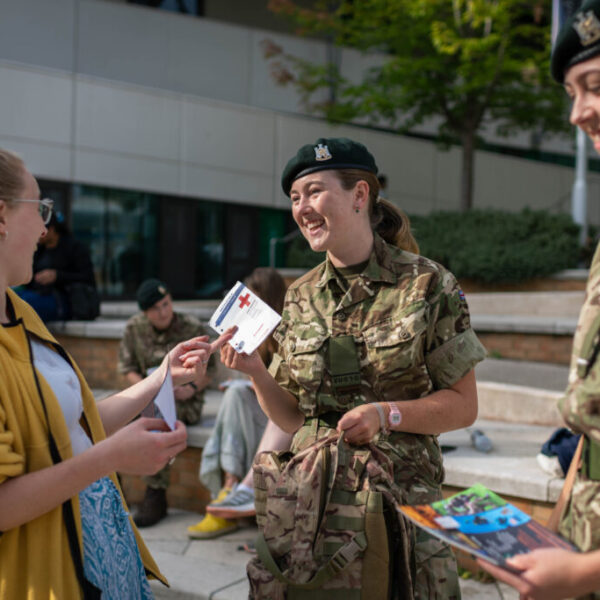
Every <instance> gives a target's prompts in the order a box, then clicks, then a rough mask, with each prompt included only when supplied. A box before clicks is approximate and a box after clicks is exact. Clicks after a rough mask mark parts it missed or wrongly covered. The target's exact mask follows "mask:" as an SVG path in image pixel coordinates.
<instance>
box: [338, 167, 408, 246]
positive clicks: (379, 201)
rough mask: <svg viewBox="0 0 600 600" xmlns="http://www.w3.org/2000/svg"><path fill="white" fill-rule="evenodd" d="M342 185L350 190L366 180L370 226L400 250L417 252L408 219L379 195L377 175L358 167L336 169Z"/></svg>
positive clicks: (402, 212)
mask: <svg viewBox="0 0 600 600" xmlns="http://www.w3.org/2000/svg"><path fill="white" fill-rule="evenodd" d="M335 173H336V174H337V176H338V178H339V180H340V182H341V184H342V187H343V188H344V189H345V190H351V189H353V188H354V186H355V185H356V184H357V183H358V182H359V181H366V182H367V185H368V186H369V216H370V219H371V228H372V229H373V231H374V232H375V233H377V234H378V235H380V236H381V237H382V238H383V240H384V241H386V242H387V243H388V244H391V245H392V246H397V247H398V248H400V249H401V250H406V251H407V252H412V253H413V254H419V244H417V241H416V240H415V238H414V237H413V234H412V232H411V230H410V219H409V218H408V216H407V215H406V214H405V213H404V211H402V210H400V209H399V208H397V207H396V206H394V205H393V204H392V203H391V202H390V201H389V200H386V199H385V198H381V197H380V196H379V187H380V186H379V181H378V180H377V176H376V175H375V174H373V173H369V172H368V171H363V170H360V169H336V171H335Z"/></svg>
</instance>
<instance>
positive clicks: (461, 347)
mask: <svg viewBox="0 0 600 600" xmlns="http://www.w3.org/2000/svg"><path fill="white" fill-rule="evenodd" d="M429 306H430V320H429V327H428V332H427V338H428V339H427V351H426V355H425V362H426V364H427V369H428V371H429V375H430V377H431V380H432V382H433V384H434V387H435V388H436V389H446V388H448V387H450V386H452V385H454V384H455V383H456V382H457V381H459V380H460V379H461V378H462V377H464V376H465V375H466V374H467V373H468V372H469V371H470V370H471V369H472V368H473V367H474V366H475V365H476V364H477V363H478V362H480V361H482V360H483V359H484V358H485V356H486V351H485V348H484V347H483V345H482V344H481V342H480V341H479V339H478V338H477V336H476V335H475V332H474V331H473V328H472V327H471V319H470V317H469V308H468V306H467V301H466V299H465V295H464V293H463V291H462V290H461V288H460V286H459V285H458V282H457V281H456V279H455V278H454V276H453V275H452V273H450V272H448V271H444V272H442V273H441V274H440V278H439V280H438V281H437V282H436V284H435V285H434V286H433V289H432V294H431V296H430V298H429Z"/></svg>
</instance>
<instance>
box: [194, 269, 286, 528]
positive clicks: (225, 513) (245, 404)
mask: <svg viewBox="0 0 600 600" xmlns="http://www.w3.org/2000/svg"><path fill="white" fill-rule="evenodd" d="M244 283H245V284H246V286H247V287H248V288H249V289H251V290H252V291H253V292H254V293H255V294H256V295H257V296H258V297H259V298H261V299H262V300H264V301H265V302H266V303H267V304H268V305H269V306H270V307H271V308H272V309H273V310H275V311H276V312H277V313H279V314H281V310H282V308H283V298H284V296H285V282H284V281H283V278H282V277H281V275H280V274H279V273H278V272H277V271H276V270H275V269H273V268H270V267H259V268H257V269H254V271H252V273H251V274H250V275H249V276H248V277H247V278H246V279H245V280H244ZM275 345H276V344H275V341H274V340H273V338H272V337H270V336H269V337H268V338H267V339H266V340H265V341H264V342H263V343H262V345H261V346H260V347H259V349H258V352H259V354H260V356H261V358H262V360H263V361H264V363H265V364H269V363H270V362H271V358H272V356H273V353H274V352H275V350H276V348H275ZM223 389H224V390H225V393H224V394H223V400H222V402H221V406H220V407H219V412H218V414H217V420H216V423H215V427H214V429H213V431H212V433H211V435H210V438H209V439H208V441H207V443H206V446H205V447H204V450H203V452H202V463H201V465H200V480H201V481H202V483H203V484H204V485H205V486H206V487H207V488H208V489H209V491H210V493H211V497H212V498H214V500H213V502H212V503H211V504H210V505H209V506H208V507H207V509H206V510H207V515H206V516H205V517H204V518H203V519H202V520H201V521H199V522H198V523H196V524H195V525H192V526H191V527H188V535H189V537H190V538H192V539H209V538H215V537H218V536H221V535H223V534H225V533H229V532H230V531H234V530H235V529H237V527H238V521H237V519H238V518H240V517H251V516H254V514H255V511H254V484H253V481H252V461H253V459H254V455H255V453H256V451H257V447H259V449H260V450H279V449H285V448H289V444H290V442H291V436H290V435H288V434H287V433H285V432H284V431H282V430H281V429H279V427H277V425H275V424H274V423H271V422H269V423H268V424H267V421H268V419H267V417H266V415H265V414H264V412H263V411H262V409H261V408H260V405H259V404H258V400H257V399H256V394H255V392H254V389H253V387H252V385H251V383H250V380H249V379H247V378H245V379H235V380H233V381H229V382H226V383H225V385H224V386H223ZM265 427H266V429H265ZM263 432H264V435H263ZM261 436H262V439H261ZM259 442H260V445H259ZM242 478H243V479H242ZM240 480H241V481H240ZM213 511H214V512H213Z"/></svg>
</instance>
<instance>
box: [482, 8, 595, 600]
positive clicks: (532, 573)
mask: <svg viewBox="0 0 600 600" xmlns="http://www.w3.org/2000/svg"><path fill="white" fill-rule="evenodd" d="M552 75H553V76H554V78H555V79H556V81H558V82H559V83H561V84H563V85H564V88H565V91H566V92H567V94H568V95H569V97H570V98H571V100H572V102H573V105H572V109H571V117H570V120H571V123H572V124H573V125H576V126H577V127H579V128H580V129H581V130H582V131H584V132H585V133H586V134H587V135H588V136H589V137H590V139H591V140H592V143H593V144H594V149H595V150H596V152H597V153H599V154H600V0H593V1H588V2H584V3H583V5H582V6H581V7H580V8H579V9H578V10H577V11H576V12H575V13H574V14H573V16H572V17H571V18H570V19H569V20H568V21H567V22H566V23H565V25H564V27H563V28H562V29H561V31H560V33H559V35H558V37H557V40H556V44H555V47H554V52H553V54H552ZM599 334H600V247H599V248H597V249H596V253H595V255H594V259H593V261H592V265H591V267H590V274H589V279H588V283H587V293H586V299H585V303H584V305H583V307H582V309H581V313H580V315H579V323H578V325H577V330H576V333H575V337H574V339H573V351H572V355H571V368H570V372H569V383H568V386H567V390H566V392H565V395H564V397H563V398H561V399H560V401H559V408H560V410H561V412H562V415H563V418H564V419H565V421H566V422H567V425H569V427H570V428H571V429H572V430H573V431H574V432H576V433H581V434H583V435H584V446H583V453H582V460H581V464H580V465H576V466H577V474H576V478H575V483H574V484H573V488H572V491H571V497H570V499H569V501H568V503H567V505H566V510H565V512H564V514H563V515H562V518H561V521H560V524H559V530H558V531H559V533H560V534H561V535H563V537H565V538H567V539H568V540H570V541H571V542H573V543H574V544H575V545H576V546H577V548H579V550H581V551H582V552H584V554H576V553H574V552H568V551H566V550H554V549H552V550H550V549H548V550H546V549H544V550H537V551H534V552H531V553H529V554H525V555H520V556H517V557H515V558H514V559H511V560H510V561H508V562H509V564H510V566H511V567H512V568H513V569H516V570H518V571H521V573H520V574H519V575H515V574H513V573H510V572H508V571H505V570H503V569H500V568H498V567H495V566H493V565H490V564H488V563H483V562H482V563H481V564H482V566H483V567H484V568H486V569H487V570H488V571H489V572H490V573H492V574H493V575H494V576H495V577H497V578H498V579H501V580H502V581H505V582H506V583H509V584H510V585H512V586H514V587H515V588H516V589H517V590H518V591H519V592H520V593H521V598H532V599H539V600H553V599H560V598H572V597H576V596H577V597H579V598H581V599H584V598H585V599H587V600H591V599H595V600H599V599H600V411H599V410H598V407H599V405H598V402H599V399H600V361H599V360H598V350H599V348H600V335H599Z"/></svg>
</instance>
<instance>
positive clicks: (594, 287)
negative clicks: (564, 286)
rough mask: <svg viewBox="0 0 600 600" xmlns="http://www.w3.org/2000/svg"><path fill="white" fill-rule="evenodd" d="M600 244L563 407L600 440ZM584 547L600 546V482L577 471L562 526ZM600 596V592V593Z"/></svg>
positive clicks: (577, 426) (569, 418) (572, 421)
mask: <svg viewBox="0 0 600 600" xmlns="http://www.w3.org/2000/svg"><path fill="white" fill-rule="evenodd" d="M599 345H600V245H599V246H598V248H597V249H596V254H595V255H594V260H593V261H592V265H591V267H590V275H589V279H588V283H587V289H586V298H585V302H584V304H583V307H582V309H581V313H580V315H579V322H578V324H577V330H576V332H575V337H574V339H573V352H572V355H571V366H570V370H569V383H568V386H567V390H566V392H565V395H564V396H563V397H562V398H561V399H560V400H559V408H560V410H561V412H562V415H563V418H564V419H565V421H566V422H567V424H568V425H569V426H570V427H571V429H573V431H575V432H576V433H583V434H585V435H586V436H587V437H588V438H590V439H591V440H593V441H595V442H596V443H600V360H599V358H600V357H598V356H597V351H598V347H599ZM559 531H560V533H561V534H562V535H563V536H565V537H566V538H568V539H570V540H571V541H572V542H573V543H575V545H576V546H578V547H579V548H580V549H581V550H584V551H587V550H594V549H598V548H600V481H595V480H591V479H587V478H586V477H585V476H584V475H583V474H582V473H581V472H580V473H578V474H577V478H576V480H575V483H574V486H573V492H572V496H571V499H570V502H569V505H568V507H567V510H566V512H565V514H564V516H563V519H562V521H561V524H560V528H559ZM597 597H598V598H600V593H599V594H597Z"/></svg>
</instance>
